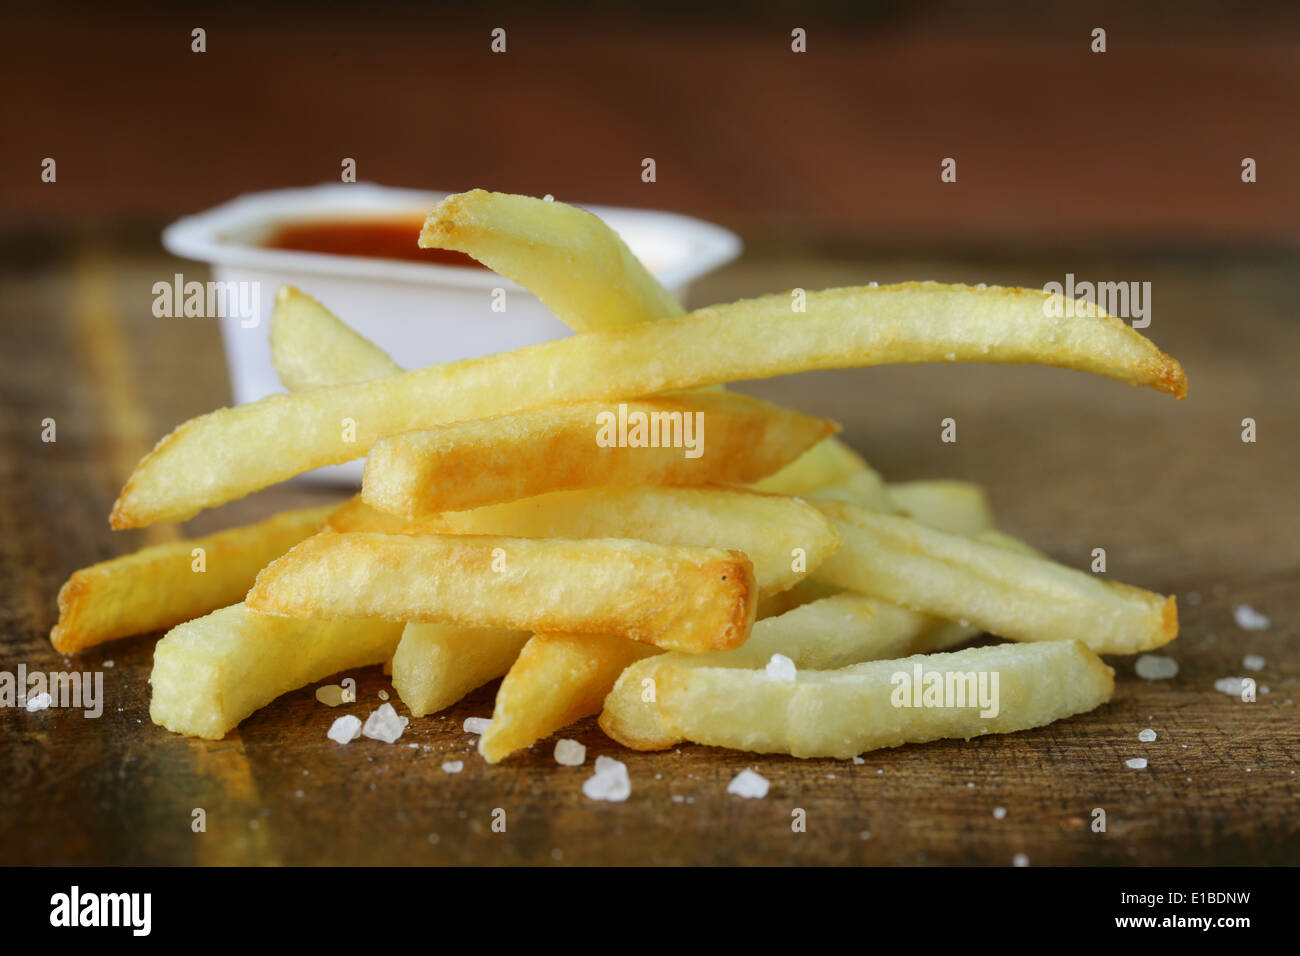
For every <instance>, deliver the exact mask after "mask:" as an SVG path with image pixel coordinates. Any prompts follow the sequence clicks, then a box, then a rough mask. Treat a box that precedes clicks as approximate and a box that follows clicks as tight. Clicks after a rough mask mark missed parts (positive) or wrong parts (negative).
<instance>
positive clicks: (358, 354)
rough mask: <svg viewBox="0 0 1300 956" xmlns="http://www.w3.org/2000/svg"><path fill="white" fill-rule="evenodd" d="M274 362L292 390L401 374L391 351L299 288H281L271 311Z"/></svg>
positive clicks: (272, 358) (285, 383) (283, 381)
mask: <svg viewBox="0 0 1300 956" xmlns="http://www.w3.org/2000/svg"><path fill="white" fill-rule="evenodd" d="M271 361H272V362H273V363H274V364H275V371H276V373H277V374H278V375H279V376H280V381H281V382H282V383H284V387H285V388H287V389H288V390H289V391H291V392H300V391H304V390H307V389H312V388H324V387H325V386H327V385H343V384H347V383H351V382H366V381H369V380H370V379H372V378H383V377H385V376H387V375H396V374H397V373H398V372H400V371H401V368H400V367H399V366H398V364H397V363H396V362H394V361H393V360H392V359H391V358H389V357H388V353H387V352H385V351H384V350H383V349H381V348H380V347H379V346H377V345H375V344H374V343H373V342H371V341H370V340H369V339H367V338H365V337H363V336H361V335H359V334H358V333H357V332H355V331H353V329H352V328H351V326H348V325H346V324H344V323H343V322H342V321H340V320H339V318H338V317H337V316H336V315H335V314H334V313H333V312H331V311H330V310H329V309H327V308H325V306H323V305H321V304H320V303H319V302H317V301H316V300H315V299H313V298H312V297H311V296H309V295H307V294H306V293H305V292H300V291H299V290H297V289H295V288H294V287H293V286H288V285H286V286H281V287H280V289H279V291H277V292H276V294H275V308H274V309H273V310H272V311H271Z"/></svg>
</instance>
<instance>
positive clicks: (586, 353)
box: [110, 282, 1187, 528]
mask: <svg viewBox="0 0 1300 956" xmlns="http://www.w3.org/2000/svg"><path fill="white" fill-rule="evenodd" d="M1051 298H1052V297H1051V296H1050V295H1048V294H1046V293H1042V292H1038V291H1035V290H1027V289H1002V288H996V287H990V288H986V289H977V288H973V287H968V286H950V285H942V284H939V283H926V282H912V283H903V284H901V285H896V286H878V287H868V288H857V289H828V290H825V291H822V292H810V293H808V296H807V299H806V306H807V309H806V311H805V312H802V313H800V312H792V311H791V309H790V302H789V297H788V296H785V295H774V296H765V297H763V298H759V299H749V300H744V301H741V302H736V303H733V304H731V305H723V306H714V307H711V308H706V309H700V310H698V311H696V312H692V313H690V314H688V315H682V316H679V317H676V318H670V319H661V320H659V321H656V322H648V323H642V324H640V325H633V326H629V327H627V328H620V329H611V330H608V331H603V332H588V333H585V334H582V335H575V336H572V337H570V338H566V339H559V340H556V341H553V342H544V343H541V344H539V345H533V346H529V347H528V348H523V349H518V350H516V351H513V352H506V353H502V354H499V355H491V356H485V357H483V358H476V359H467V360H463V361H459V362H450V363H447V364H443V365H434V366H430V367H429V368H423V369H417V370H415V371H411V372H403V373H401V374H399V375H393V376H390V377H388V378H381V379H373V380H371V381H368V382H359V383H356V384H352V385H339V386H334V387H331V388H319V389H313V390H311V391H307V392H298V393H295V394H292V395H270V396H267V397H266V398H263V399H261V400H260V401H257V402H252V403H250V404H248V405H242V406H239V407H237V408H232V409H221V410H219V411H216V412H211V413H209V414H207V415H203V416H200V417H199V418H196V419H193V420H191V421H189V422H187V423H186V424H184V425H181V426H180V427H179V428H177V429H176V430H175V431H173V432H172V433H171V435H169V436H167V437H166V438H164V439H163V440H162V441H161V442H159V443H158V445H157V447H155V448H154V450H153V451H152V452H150V453H149V454H148V455H146V456H145V458H144V459H143V460H142V461H141V463H140V464H139V466H137V468H136V470H135V472H134V473H133V474H132V475H131V477H130V478H129V479H128V481H127V483H126V486H125V487H124V488H123V489H122V493H121V495H120V496H119V498H118V500H117V503H116V504H115V506H114V508H113V514H112V516H111V519H110V520H111V523H112V525H113V527H115V528H133V527H141V526H144V525H147V524H151V523H153V522H155V521H168V520H171V521H177V520H184V519H185V518H188V517H191V516H192V515H194V514H196V513H197V512H199V511H200V510H202V509H203V508H207V507H212V506H214V505H217V504H221V503H224V502H226V501H230V500H233V499H235V498H239V497H242V496H243V495H246V494H248V493H250V492H252V491H256V490H257V489H259V488H264V487H266V486H267V485H270V484H274V483H275V482H277V481H282V480H284V479H286V478H290V477H292V476H293V475H296V474H299V473H301V472H304V471H308V470H311V469H313V468H317V467H320V466H322V465H331V464H339V463H341V462H344V461H349V460H351V459H353V458H359V457H362V456H364V455H365V454H367V452H368V451H369V450H370V447H371V446H372V445H373V444H374V443H375V441H377V440H378V439H379V438H380V437H381V436H383V435H387V434H394V433H396V432H403V431H411V430H415V429H421V428H430V427H432V426H434V425H440V424H445V423H447V422H452V421H457V420H460V419H471V418H489V417H492V416H494V415H502V414H507V413H509V412H516V411H522V410H524V409H527V408H535V407H537V406H539V405H548V404H558V403H563V402H579V401H605V400H610V399H617V398H623V397H627V396H638V395H639V396H646V395H653V394H662V393H664V392H674V391H681V390H684V389H688V388H694V387H697V386H701V385H712V384H717V383H720V382H727V381H731V380H734V379H752V378H768V377H771V376H774V375H784V374H789V373H792V372H798V371H806V370H810V369H819V368H846V367H852V366H870V365H884V364H890V363H916V362H955V361H972V362H1009V363H1025V362H1037V363H1040V364H1046V365H1056V366H1060V367H1063V368H1075V369H1080V370H1084V371H1091V372H1095V373H1097V374H1100V375H1106V376H1108V377H1111V378H1116V379H1119V380H1121V381H1126V382H1129V383H1131V384H1135V385H1148V386H1150V387H1152V388H1155V389H1157V390H1160V391H1167V392H1172V393H1174V394H1175V395H1178V396H1182V395H1184V394H1185V393H1186V385H1187V381H1186V376H1185V375H1184V374H1183V371H1182V368H1181V367H1180V366H1179V365H1178V363H1177V362H1176V361H1175V360H1173V359H1172V358H1170V357H1169V356H1167V355H1165V354H1164V353H1162V352H1161V351H1160V350H1159V349H1157V348H1156V347H1155V346H1154V345H1152V344H1151V343H1150V342H1149V341H1147V340H1146V339H1144V338H1143V337H1142V336H1141V335H1140V334H1138V333H1137V332H1135V331H1134V330H1133V329H1131V328H1129V327H1128V326H1127V325H1125V324H1124V323H1123V322H1121V321H1120V320H1119V319H1116V318H1113V317H1111V316H1107V315H1104V314H1101V313H1098V314H1095V315H1094V314H1083V315H1075V316H1073V317H1056V316H1055V315H1054V314H1052V313H1053V310H1052V309H1051V308H1049V307H1048V306H1049V305H1050V301H1049V300H1051ZM1091 311H1094V312H1095V311H1096V310H1095V309H1092V310H1091ZM648 356H650V357H653V360H647V357H648ZM503 383H509V385H508V387H503ZM286 436H292V441H287V440H286Z"/></svg>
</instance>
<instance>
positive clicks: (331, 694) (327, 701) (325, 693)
mask: <svg viewBox="0 0 1300 956" xmlns="http://www.w3.org/2000/svg"><path fill="white" fill-rule="evenodd" d="M316 699H317V700H318V701H320V702H321V703H322V704H324V705H325V706H326V707H337V706H338V705H339V704H341V703H343V688H342V687H340V686H339V685H338V684H322V685H321V686H320V687H317V688H316Z"/></svg>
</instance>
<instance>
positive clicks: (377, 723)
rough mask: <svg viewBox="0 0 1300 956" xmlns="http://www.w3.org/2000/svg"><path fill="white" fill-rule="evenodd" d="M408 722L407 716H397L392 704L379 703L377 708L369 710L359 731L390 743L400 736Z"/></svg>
mask: <svg viewBox="0 0 1300 956" xmlns="http://www.w3.org/2000/svg"><path fill="white" fill-rule="evenodd" d="M410 722H411V718H409V717H399V716H398V715H397V711H395V710H393V705H392V704H380V705H379V709H378V710H374V711H371V713H370V716H369V717H367V718H366V725H365V726H364V727H362V728H361V733H362V735H363V736H366V737H369V738H370V739H371V740H382V741H383V742H384V743H386V744H391V743H393V742H394V741H395V740H397V738H398V737H400V736H402V731H404V730H405V729H406V725H407V724H409V723H410Z"/></svg>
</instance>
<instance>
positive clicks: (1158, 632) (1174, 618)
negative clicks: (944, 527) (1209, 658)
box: [814, 502, 1178, 654]
mask: <svg viewBox="0 0 1300 956" xmlns="http://www.w3.org/2000/svg"><path fill="white" fill-rule="evenodd" d="M819 507H821V508H822V510H823V511H824V512H825V513H826V514H827V515H828V516H830V517H831V518H832V520H833V523H834V525H835V530H836V531H837V532H838V533H839V535H840V540H841V546H840V550H839V551H837V552H836V553H835V554H833V555H832V556H831V557H829V558H827V559H826V561H824V562H823V563H822V565H821V566H820V567H819V568H818V569H817V571H816V572H814V573H815V575H816V577H817V578H818V579H819V580H821V581H824V582H826V583H829V584H833V585H836V586H838V587H843V588H848V589H850V590H855V591H861V592H863V593H867V594H872V595H876V596H878V597H882V598H885V599H886V600H889V601H894V602H897V603H898V604H902V605H905V606H907V607H911V608H916V609H918V610H921V611H925V612H927V613H930V614H936V615H938V616H940V617H946V618H951V619H953V620H962V621H969V622H970V623H972V624H975V625H976V626H978V627H980V628H983V629H984V630H986V631H988V632H989V633H990V634H996V635H998V636H999V637H1006V638H1010V639H1011V640H1014V641H1070V640H1077V641H1081V642H1083V643H1084V644H1086V645H1087V646H1088V647H1089V648H1091V649H1092V650H1094V651H1096V652H1097V653H1101V654H1135V653H1137V652H1139V651H1145V650H1150V649H1152V648H1154V647H1159V646H1160V645H1162V644H1165V643H1167V642H1168V641H1171V640H1173V639H1174V638H1175V637H1176V636H1177V635H1178V611H1177V608H1176V607H1175V604H1174V599H1173V598H1172V597H1163V596H1161V595H1159V594H1153V593H1152V592H1150V591H1144V590H1142V589H1140V588H1135V587H1130V586H1128V585H1124V584H1119V583H1116V582H1109V581H1101V580H1098V579H1097V578H1094V577H1091V576H1089V575H1087V574H1084V573H1083V572H1082V571H1076V570H1074V569H1073V568H1066V567H1063V566H1061V565H1059V564H1056V563H1054V562H1052V561H1048V560H1046V559H1044V558H1040V557H1036V556H1035V555H1033V554H1027V553H1024V552H1023V551H1021V550H1018V549H1014V548H1009V547H1006V546H1005V545H1003V544H1001V543H987V542H984V541H978V540H974V539H972V538H968V537H963V536H961V535H954V534H948V533H946V532H943V531H939V530H936V529H934V528H928V527H926V526H925V525H923V524H920V523H919V522H916V521H912V520H910V519H908V518H901V517H898V516H896V515H882V514H876V513H874V512H869V511H865V510H863V509H861V508H855V507H853V506H852V505H847V504H843V503H840V502H822V503H819Z"/></svg>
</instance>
